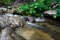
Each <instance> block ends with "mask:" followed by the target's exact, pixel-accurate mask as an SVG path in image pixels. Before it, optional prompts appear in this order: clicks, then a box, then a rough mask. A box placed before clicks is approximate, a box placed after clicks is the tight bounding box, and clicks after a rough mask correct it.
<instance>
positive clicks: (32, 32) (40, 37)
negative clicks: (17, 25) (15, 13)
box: [16, 19, 60, 40]
mask: <svg viewBox="0 0 60 40" xmlns="http://www.w3.org/2000/svg"><path fill="white" fill-rule="evenodd" d="M56 23H57V24H58V25H56ZM35 24H36V26H37V27H36V26H35ZM32 25H34V26H31V25H27V24H26V25H25V26H24V27H23V29H18V30H17V31H16V32H17V33H18V34H19V35H21V36H23V37H24V38H25V39H26V40H60V25H59V23H58V22H56V21H54V20H53V21H52V20H50V19H49V20H46V21H45V22H39V23H34V24H32Z"/></svg>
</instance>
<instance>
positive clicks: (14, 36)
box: [12, 33, 26, 40]
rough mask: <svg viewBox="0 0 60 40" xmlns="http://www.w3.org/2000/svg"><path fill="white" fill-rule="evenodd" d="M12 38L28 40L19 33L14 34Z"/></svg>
mask: <svg viewBox="0 0 60 40" xmlns="http://www.w3.org/2000/svg"><path fill="white" fill-rule="evenodd" d="M12 37H13V38H15V40H26V39H25V38H23V37H22V36H20V35H18V34H17V33H12Z"/></svg>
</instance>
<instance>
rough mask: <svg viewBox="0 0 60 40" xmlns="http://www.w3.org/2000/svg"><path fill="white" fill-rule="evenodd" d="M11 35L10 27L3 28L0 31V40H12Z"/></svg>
mask: <svg viewBox="0 0 60 40" xmlns="http://www.w3.org/2000/svg"><path fill="white" fill-rule="evenodd" d="M11 33H13V30H12V29H11V28H10V27H7V28H5V29H4V30H3V31H2V34H1V40H13V38H12V37H11Z"/></svg>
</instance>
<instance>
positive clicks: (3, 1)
mask: <svg viewBox="0 0 60 40" xmlns="http://www.w3.org/2000/svg"><path fill="white" fill-rule="evenodd" d="M14 1H15V0H0V2H1V3H2V4H10V3H13V2H14Z"/></svg>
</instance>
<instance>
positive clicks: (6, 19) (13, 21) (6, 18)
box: [0, 14, 25, 28]
mask: <svg viewBox="0 0 60 40" xmlns="http://www.w3.org/2000/svg"><path fill="white" fill-rule="evenodd" d="M24 24H25V20H24V19H21V18H20V16H19V15H13V14H10V15H3V16H2V17H0V28H5V27H6V26H10V27H13V28H17V27H23V26H24Z"/></svg>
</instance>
